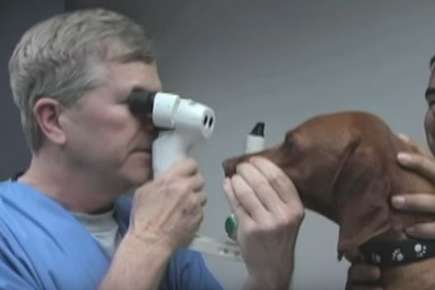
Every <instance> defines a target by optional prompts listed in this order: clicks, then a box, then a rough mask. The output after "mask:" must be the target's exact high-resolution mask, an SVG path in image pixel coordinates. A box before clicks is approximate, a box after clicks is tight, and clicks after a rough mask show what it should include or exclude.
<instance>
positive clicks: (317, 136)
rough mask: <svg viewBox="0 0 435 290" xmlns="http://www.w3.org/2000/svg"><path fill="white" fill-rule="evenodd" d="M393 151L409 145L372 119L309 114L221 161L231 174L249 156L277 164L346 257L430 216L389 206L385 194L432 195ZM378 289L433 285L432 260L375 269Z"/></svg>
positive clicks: (422, 289)
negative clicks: (274, 141) (280, 136)
mask: <svg viewBox="0 0 435 290" xmlns="http://www.w3.org/2000/svg"><path fill="white" fill-rule="evenodd" d="M399 151H411V152H415V151H416V149H415V148H413V147H412V146H410V145H408V144H406V143H405V142H403V141H402V140H401V139H399V138H398V137H397V136H396V135H395V134H393V133H392V132H391V130H390V129H389V128H388V127H387V125H386V124H385V123H384V122H383V121H382V120H381V119H380V118H378V117H376V116H374V115H371V114H368V113H363V112H341V113H335V114H329V115H321V116H318V117H315V118H312V119H310V120H308V121H306V122H304V123H303V124H301V125H300V126H298V127H297V128H295V129H293V130H291V131H289V132H288V133H287V135H286V136H285V139H284V142H283V143H282V144H280V145H277V146H275V147H273V148H270V149H266V150H264V151H262V152H259V153H256V154H251V155H242V156H239V157H235V158H232V159H228V160H226V161H225V162H224V169H225V174H226V175H227V176H231V175H232V174H234V172H235V168H236V165H237V164H238V163H240V162H242V161H244V160H246V159H247V158H249V157H250V156H252V155H261V156H264V157H266V158H268V159H270V160H271V161H273V162H274V163H275V164H277V165H278V166H279V167H280V168H281V169H282V170H283V171H284V172H285V173H286V174H287V175H288V176H289V177H290V178H291V179H292V181H293V182H294V183H295V185H296V188H297V189H298V191H299V194H300V196H301V199H302V201H303V203H304V205H305V206H306V207H307V208H309V209H312V210H314V211H316V212H318V213H320V214H322V215H324V216H326V217H327V218H329V219H331V220H332V221H334V222H336V223H337V224H338V225H339V226H340V231H339V239H338V252H339V254H340V255H341V254H344V255H345V256H348V257H349V256H353V255H354V253H355V252H358V249H359V247H360V246H361V245H363V244H364V243H366V242H368V241H373V240H375V241H391V240H397V239H406V238H407V236H406V234H405V233H404V228H406V227H407V226H410V225H412V224H415V223H417V222H425V221H430V220H433V217H432V216H430V215H425V214H407V213H402V212H399V211H397V210H394V209H393V208H392V207H391V205H390V199H391V196H393V195H396V194H400V193H434V194H435V187H434V186H433V185H432V184H431V183H430V182H429V181H428V180H426V179H424V178H423V177H421V176H419V175H417V174H415V173H413V172H412V171H409V170H406V169H405V168H403V167H401V166H400V165H399V164H398V162H397V153H398V152H399ZM382 277H383V281H382V283H383V286H384V289H385V290H410V289H419V290H426V289H427V290H429V289H432V290H433V289H435V259H434V258H430V259H427V260H424V261H421V262H418V263H412V264H408V265H404V266H395V267H383V268H382Z"/></svg>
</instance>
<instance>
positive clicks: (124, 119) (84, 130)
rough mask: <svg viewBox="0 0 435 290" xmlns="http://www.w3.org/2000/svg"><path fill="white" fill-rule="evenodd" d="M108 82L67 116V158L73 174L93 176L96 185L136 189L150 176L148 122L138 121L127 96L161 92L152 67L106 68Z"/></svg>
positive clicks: (133, 64) (119, 65) (124, 65)
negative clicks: (134, 93) (140, 92)
mask: <svg viewBox="0 0 435 290" xmlns="http://www.w3.org/2000/svg"><path fill="white" fill-rule="evenodd" d="M107 72H108V73H107V77H106V80H107V81H106V83H105V84H104V85H102V86H101V87H99V88H97V89H95V90H93V91H92V92H90V93H88V94H86V95H84V96H83V97H82V98H81V99H80V100H79V101H78V102H77V103H76V104H75V105H74V106H73V107H71V108H70V109H68V110H67V111H65V113H64V116H63V123H64V128H65V132H66V137H67V141H66V144H65V151H66V152H65V153H66V154H67V156H68V159H69V163H70V164H71V165H72V167H73V170H82V172H86V174H88V175H89V176H90V177H92V180H93V182H95V186H96V187H98V186H100V187H101V184H103V185H105V186H110V187H111V188H112V189H115V188H116V189H118V188H119V189H120V190H122V189H125V188H130V187H132V186H137V185H140V184H142V183H144V182H145V181H147V180H148V179H149V178H150V177H151V170H152V169H151V145H152V142H153V139H154V137H155V134H156V132H155V128H154V126H153V125H152V121H151V119H145V120H143V119H142V120H139V119H138V118H137V117H135V116H134V115H133V114H132V113H131V112H130V110H129V106H128V102H127V100H128V97H129V95H130V93H131V92H133V91H137V90H145V91H160V90H161V83H160V79H159V76H158V72H157V67H156V66H155V65H154V64H145V63H142V62H130V63H110V64H109V65H108V70H107Z"/></svg>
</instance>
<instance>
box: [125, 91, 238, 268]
mask: <svg viewBox="0 0 435 290" xmlns="http://www.w3.org/2000/svg"><path fill="white" fill-rule="evenodd" d="M129 105H130V109H131V111H132V112H133V113H135V114H138V115H147V116H148V117H151V118H152V120H153V124H154V126H155V127H157V128H158V129H159V134H158V137H157V138H156V140H155V141H154V142H153V149H152V150H153V156H152V157H153V173H154V176H158V175H160V174H161V173H162V172H164V171H165V170H167V169H168V168H169V167H170V166H171V165H172V164H173V163H174V162H176V161H177V160H180V159H182V158H185V157H186V156H187V155H188V154H189V152H190V150H191V149H192V147H193V146H194V145H195V144H197V143H199V142H200V141H203V140H205V139H208V138H209V137H210V136H211V135H212V133H213V129H214V124H215V114H214V111H213V110H212V109H211V108H209V107H207V106H206V105H203V104H200V103H197V102H194V101H193V100H190V99H184V98H180V97H179V96H178V95H175V94H169V93H163V92H152V93H147V92H138V93H133V94H132V95H131V96H130V98H129ZM189 248H192V249H194V250H197V251H200V252H203V253H206V254H212V255H218V256H221V257H224V258H229V259H233V260H238V261H239V260H240V251H239V248H238V247H237V245H235V244H234V243H233V242H231V241H223V242H220V241H217V240H215V239H213V238H209V237H205V236H201V235H196V237H195V238H194V240H193V241H192V243H191V244H190V246H189Z"/></svg>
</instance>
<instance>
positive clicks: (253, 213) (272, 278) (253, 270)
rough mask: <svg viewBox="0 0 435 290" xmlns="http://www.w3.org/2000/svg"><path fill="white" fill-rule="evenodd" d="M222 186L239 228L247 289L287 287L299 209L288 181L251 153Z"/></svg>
mask: <svg viewBox="0 0 435 290" xmlns="http://www.w3.org/2000/svg"><path fill="white" fill-rule="evenodd" d="M224 189H225V192H226V194H227V197H228V200H229V202H230V205H231V207H232V210H233V212H234V214H235V215H236V216H237V219H238V222H239V228H238V232H237V240H238V243H239V246H240V248H241V252H242V255H243V258H244V261H245V263H246V267H247V270H248V273H249V278H248V281H247V283H246V284H245V288H247V289H269V290H272V289H288V287H289V283H290V278H291V275H292V271H293V254H294V246H295V242H296V237H297V234H298V230H299V226H300V224H301V221H302V219H303V216H304V209H303V206H302V203H301V201H300V199H299V196H298V193H297V191H296V188H295V186H294V184H293V183H292V181H291V180H290V179H289V178H288V177H287V175H286V174H285V173H284V172H283V171H282V170H281V169H280V168H278V167H277V166H276V165H275V164H273V163H272V162H271V161H269V160H267V159H264V158H260V157H254V158H252V159H250V160H249V162H247V163H246V162H245V163H241V164H239V165H238V166H237V170H236V174H235V175H234V176H232V177H231V178H230V179H226V180H225V183H224Z"/></svg>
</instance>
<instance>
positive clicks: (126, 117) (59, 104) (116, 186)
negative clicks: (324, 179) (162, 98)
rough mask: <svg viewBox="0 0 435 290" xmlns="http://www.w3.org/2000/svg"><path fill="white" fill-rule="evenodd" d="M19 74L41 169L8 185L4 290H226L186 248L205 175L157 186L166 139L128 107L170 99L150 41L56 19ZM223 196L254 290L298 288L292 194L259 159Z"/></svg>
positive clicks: (25, 49) (30, 47)
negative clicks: (157, 152)
mask: <svg viewBox="0 0 435 290" xmlns="http://www.w3.org/2000/svg"><path fill="white" fill-rule="evenodd" d="M9 70H10V82H11V87H12V91H13V95H14V101H15V103H16V105H17V107H18V108H19V111H20V114H21V121H22V125H23V130H24V134H25V136H26V140H27V142H28V144H29V146H30V148H31V151H32V159H31V163H30V165H29V168H28V169H27V170H26V171H25V172H24V173H22V174H20V175H18V176H16V177H15V178H13V179H11V180H8V181H4V182H2V183H0V212H1V214H0V273H1V274H0V289H9V290H10V289H97V288H98V289H162V290H163V289H168V290H169V289H173V290H175V289H192V290H199V289H221V286H220V284H219V283H218V282H217V281H216V280H215V278H214V277H213V275H212V274H211V273H210V272H209V271H208V270H207V268H206V266H205V264H204V261H203V259H202V257H201V255H199V254H198V253H196V252H193V251H190V250H186V249H183V246H186V245H188V244H189V243H190V241H191V240H192V238H193V237H194V235H195V232H196V231H197V229H198V227H199V224H200V223H201V220H202V217H203V206H204V205H205V203H206V195H205V194H204V192H203V187H204V178H203V176H202V175H201V173H200V172H199V169H198V166H197V163H196V162H195V161H194V160H192V159H185V160H181V161H179V162H178V163H176V164H175V165H174V166H173V167H171V168H170V169H169V170H167V171H166V172H164V173H163V174H162V175H160V176H159V177H157V178H155V179H151V177H152V172H151V154H152V152H151V144H152V142H153V140H154V137H155V136H156V128H155V127H154V126H153V124H152V120H151V119H150V118H145V119H143V118H138V116H135V115H134V114H133V113H132V112H131V111H130V109H129V106H128V100H129V96H130V95H131V94H132V93H136V92H156V91H160V90H161V83H160V79H159V76H158V72H157V65H156V61H155V59H154V56H153V54H152V52H151V45H150V40H149V38H148V37H147V36H146V34H145V33H144V31H143V29H142V28H141V27H140V26H139V25H137V24H135V23H134V22H132V21H131V20H130V19H128V18H127V17H125V16H123V15H120V14H117V13H114V12H111V11H107V10H103V9H93V10H83V11H76V12H71V13H67V14H62V15H57V16H54V17H52V18H50V19H48V20H46V21H44V22H41V23H39V24H37V25H35V26H34V27H32V28H31V29H30V30H28V31H27V32H26V33H25V34H24V35H23V37H22V39H21V40H20V42H19V43H18V45H17V46H16V48H15V50H14V53H13V55H12V57H11V59H10V63H9ZM132 190H135V194H134V198H133V201H131V200H130V199H129V198H128V197H126V196H125V195H123V193H126V192H129V191H132ZM224 190H225V192H226V194H227V196H228V199H229V201H230V205H231V207H232V208H233V210H234V213H235V214H236V216H237V218H238V220H239V223H240V227H239V230H238V233H237V236H238V242H239V245H240V248H241V252H242V255H243V258H244V261H245V263H246V267H247V270H248V277H247V280H246V283H245V285H244V287H245V289H262V290H263V289H269V290H271V289H288V287H289V283H290V278H291V274H292V270H293V252H294V245H295V239H296V235H297V232H298V229H299V225H300V223H301V221H302V218H303V207H302V205H301V202H300V200H299V197H298V194H297V191H296V189H295V187H294V185H293V183H292V182H291V180H289V179H288V177H287V176H286V175H285V174H284V173H283V172H282V171H281V170H280V169H279V168H277V167H276V166H275V165H274V164H273V163H271V162H269V161H267V160H265V159H261V158H254V159H252V160H250V161H249V162H246V163H243V164H241V165H240V166H239V167H238V168H237V174H235V175H234V176H233V177H232V178H230V179H226V180H225V182H224ZM131 204H132V206H131Z"/></svg>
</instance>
